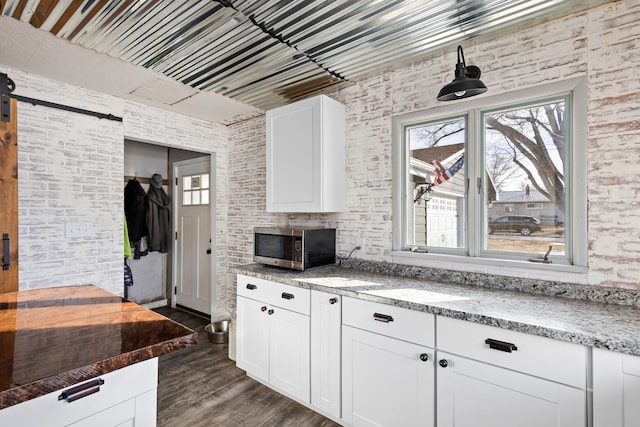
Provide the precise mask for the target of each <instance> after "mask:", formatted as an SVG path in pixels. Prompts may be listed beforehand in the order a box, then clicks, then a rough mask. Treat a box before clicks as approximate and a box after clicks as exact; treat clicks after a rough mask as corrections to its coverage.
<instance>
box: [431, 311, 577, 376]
mask: <svg viewBox="0 0 640 427" xmlns="http://www.w3.org/2000/svg"><path fill="white" fill-rule="evenodd" d="M436 347H437V349H438V350H443V351H446V352H449V353H453V354H457V355H459V356H464V357H468V358H471V359H475V360H478V361H481V362H485V363H490V364H493V365H497V366H501V367H505V368H508V369H512V370H514V371H519V372H524V373H527V374H530V375H535V376H537V377H541V378H546V379H549V380H552V381H556V382H559V383H563V384H567V385H570V386H574V387H578V388H585V387H586V372H587V353H588V351H587V347H585V346H583V345H580V344H574V343H569V342H564V341H558V340H555V339H552V338H546V337H541V336H537V335H530V334H526V333H522V332H517V331H513V330H510V329H503V328H499V327H495V326H489V325H483V324H480V323H474V322H468V321H465V320H459V319H452V318H449V317H443V316H438V317H437V321H436Z"/></svg>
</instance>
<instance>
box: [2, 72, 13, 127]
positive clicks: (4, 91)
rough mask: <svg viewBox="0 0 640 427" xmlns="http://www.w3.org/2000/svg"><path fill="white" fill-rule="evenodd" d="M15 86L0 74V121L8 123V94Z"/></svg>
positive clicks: (9, 109) (9, 111)
mask: <svg viewBox="0 0 640 427" xmlns="http://www.w3.org/2000/svg"><path fill="white" fill-rule="evenodd" d="M15 88H16V84H15V83H14V82H13V80H11V79H10V78H9V77H8V76H7V75H6V74H3V73H0V120H1V121H3V122H8V121H9V114H10V113H11V108H10V107H9V98H10V93H11V92H13V91H14V89H15Z"/></svg>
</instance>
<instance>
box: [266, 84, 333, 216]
mask: <svg viewBox="0 0 640 427" xmlns="http://www.w3.org/2000/svg"><path fill="white" fill-rule="evenodd" d="M266 207H267V212H342V211H344V209H345V107H344V105H343V104H341V103H339V102H337V101H335V100H333V99H331V98H329V97H327V96H325V95H319V96H316V97H313V98H309V99H305V100H302V101H298V102H294V103H292V104H289V105H285V106H283V107H279V108H275V109H273V110H269V111H267V206H266Z"/></svg>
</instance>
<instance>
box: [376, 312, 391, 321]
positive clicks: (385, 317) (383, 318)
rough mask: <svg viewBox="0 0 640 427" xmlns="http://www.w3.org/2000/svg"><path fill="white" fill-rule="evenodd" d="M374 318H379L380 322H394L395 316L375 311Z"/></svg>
mask: <svg viewBox="0 0 640 427" xmlns="http://www.w3.org/2000/svg"><path fill="white" fill-rule="evenodd" d="M373 320H377V321H378V322H384V323H389V322H393V317H391V316H389V315H388V314H380V313H373Z"/></svg>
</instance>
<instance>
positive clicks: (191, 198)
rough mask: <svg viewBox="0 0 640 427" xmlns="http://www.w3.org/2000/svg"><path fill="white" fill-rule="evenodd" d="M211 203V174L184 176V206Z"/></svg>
mask: <svg viewBox="0 0 640 427" xmlns="http://www.w3.org/2000/svg"><path fill="white" fill-rule="evenodd" d="M208 204H209V174H208V173H204V174H201V175H188V176H183V177H182V206H195V205H208Z"/></svg>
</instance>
